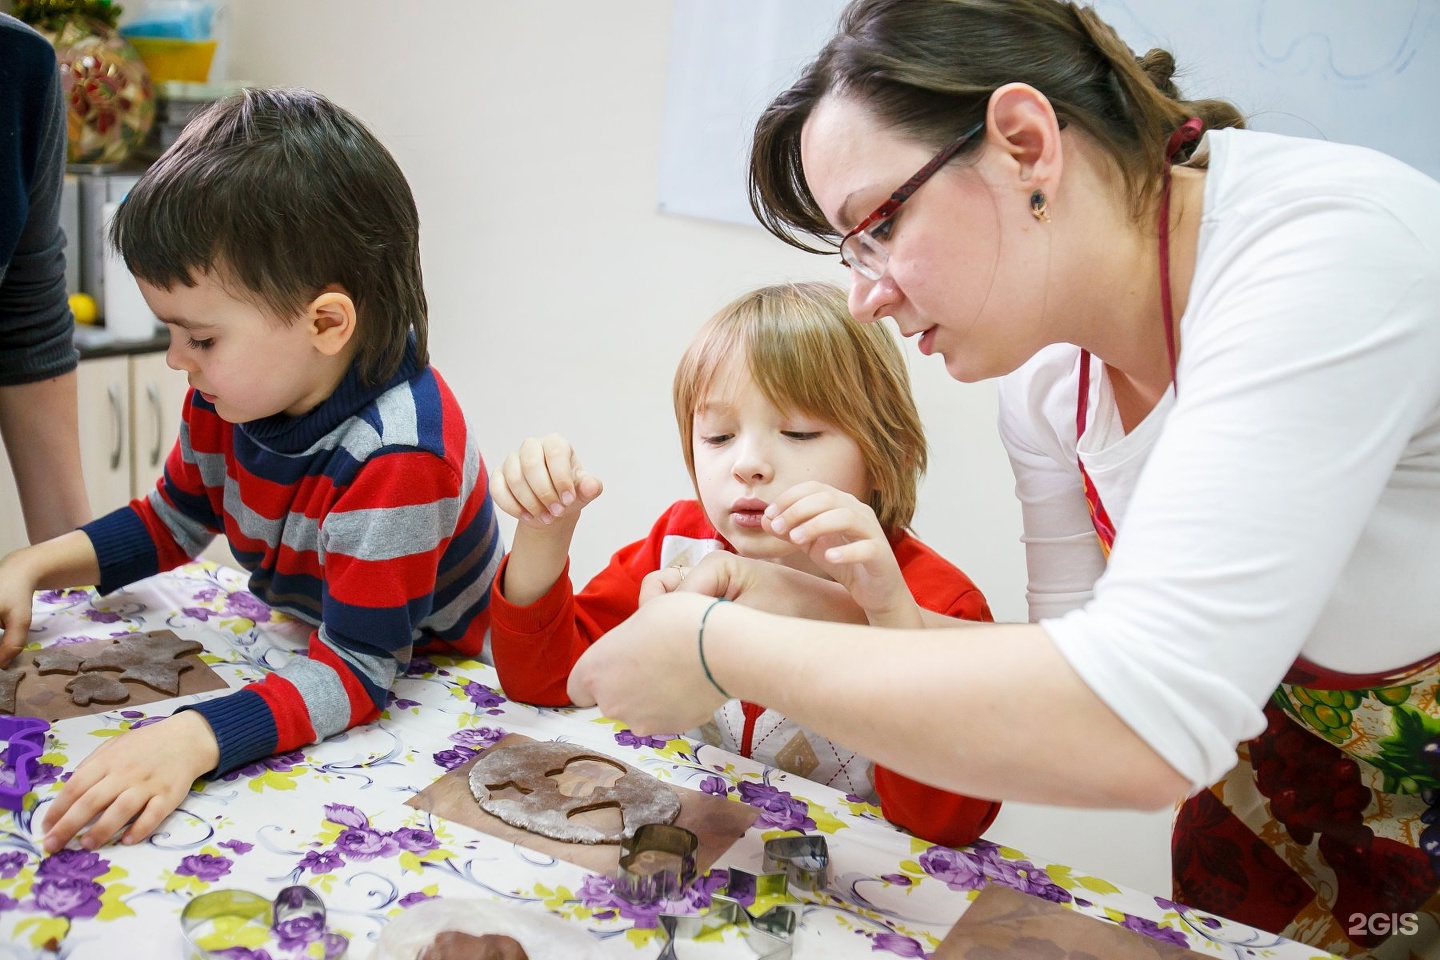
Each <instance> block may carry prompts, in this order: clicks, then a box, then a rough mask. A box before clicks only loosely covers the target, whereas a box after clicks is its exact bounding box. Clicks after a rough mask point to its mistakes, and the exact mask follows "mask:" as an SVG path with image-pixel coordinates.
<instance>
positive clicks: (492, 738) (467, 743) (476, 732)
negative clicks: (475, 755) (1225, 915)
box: [449, 727, 506, 752]
mask: <svg viewBox="0 0 1440 960" xmlns="http://www.w3.org/2000/svg"><path fill="white" fill-rule="evenodd" d="M505 734H506V731H505V730H504V729H502V728H501V727H470V728H468V729H466V730H459V731H456V732H455V733H452V734H450V738H449V739H450V742H451V743H458V744H459V745H460V746H462V747H465V748H466V749H469V750H474V751H476V752H479V751H481V750H488V749H489V748H490V747H493V746H494V745H495V744H497V743H499V742H500V741H501V740H504V739H505Z"/></svg>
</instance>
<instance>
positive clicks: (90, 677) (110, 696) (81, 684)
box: [65, 673, 130, 707]
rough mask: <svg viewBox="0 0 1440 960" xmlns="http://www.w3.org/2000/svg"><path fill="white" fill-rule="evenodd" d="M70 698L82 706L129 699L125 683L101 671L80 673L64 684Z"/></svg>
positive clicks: (120, 701)
mask: <svg viewBox="0 0 1440 960" xmlns="http://www.w3.org/2000/svg"><path fill="white" fill-rule="evenodd" d="M65 692H66V693H68V694H70V699H71V700H74V701H75V703H76V704H78V705H79V706H82V707H88V706H89V705H90V704H92V703H122V702H124V701H126V700H129V699H130V691H129V690H126V689H125V684H123V683H121V682H120V681H119V680H116V679H115V678H114V677H111V676H107V675H105V674H103V673H82V674H80V676H78V677H76V678H75V679H74V680H71V681H70V682H69V683H67V684H65Z"/></svg>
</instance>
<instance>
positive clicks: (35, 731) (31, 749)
mask: <svg viewBox="0 0 1440 960" xmlns="http://www.w3.org/2000/svg"><path fill="white" fill-rule="evenodd" d="M49 729H50V721H49V720H42V719H40V718H39V717H11V716H0V742H4V743H5V750H4V752H3V753H0V761H3V762H0V807H3V808H5V809H6V810H17V811H18V810H20V809H22V808H23V807H24V806H25V795H26V794H27V793H29V792H30V790H31V788H33V787H34V785H35V780H34V777H35V774H36V771H37V770H38V769H39V765H40V754H42V753H44V752H45V734H46V732H47V731H48V730H49Z"/></svg>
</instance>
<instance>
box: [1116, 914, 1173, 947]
mask: <svg viewBox="0 0 1440 960" xmlns="http://www.w3.org/2000/svg"><path fill="white" fill-rule="evenodd" d="M1120 926H1122V927H1124V928H1125V929H1126V930H1134V931H1135V932H1136V933H1143V934H1144V935H1145V936H1147V937H1149V938H1151V939H1152V940H1163V941H1165V942H1166V943H1173V944H1174V945H1175V946H1177V947H1189V946H1190V941H1188V940H1186V939H1185V934H1183V933H1181V932H1180V931H1179V930H1173V929H1171V928H1170V927H1162V926H1160V924H1158V923H1156V922H1155V921H1154V920H1146V919H1145V918H1144V917H1132V916H1131V915H1130V914H1128V913H1127V914H1125V919H1124V921H1123V922H1121V924H1120Z"/></svg>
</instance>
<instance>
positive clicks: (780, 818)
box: [736, 781, 815, 830]
mask: <svg viewBox="0 0 1440 960" xmlns="http://www.w3.org/2000/svg"><path fill="white" fill-rule="evenodd" d="M736 789H737V790H738V791H739V793H740V799H741V800H744V801H745V802H746V803H748V804H750V806H752V807H754V808H756V809H757V810H759V811H760V816H759V818H758V819H757V821H756V822H757V823H759V824H760V825H761V826H765V827H775V828H776V829H779V830H814V829H815V821H814V820H811V819H810V806H809V804H807V803H806V802H805V801H804V800H797V799H795V797H793V796H791V795H790V794H788V793H786V792H785V791H784V790H779V789H777V788H775V787H772V786H770V784H768V783H750V782H748V781H742V782H741V783H740V785H739V786H738V787H737V788H736Z"/></svg>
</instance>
